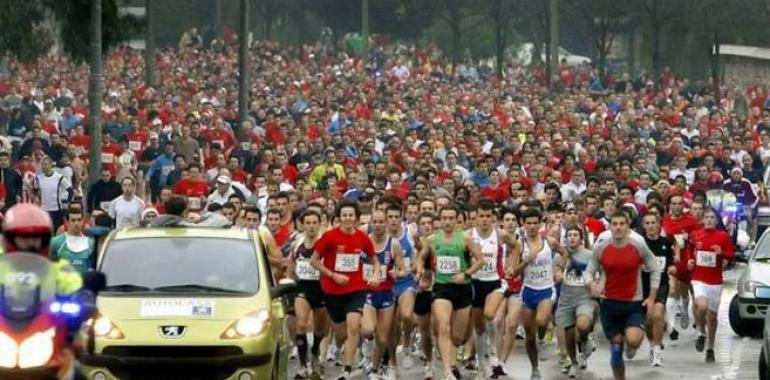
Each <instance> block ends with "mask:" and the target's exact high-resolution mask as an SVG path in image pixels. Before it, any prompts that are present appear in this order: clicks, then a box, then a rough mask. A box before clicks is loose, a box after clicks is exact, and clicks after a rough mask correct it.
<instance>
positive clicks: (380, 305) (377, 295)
mask: <svg viewBox="0 0 770 380" xmlns="http://www.w3.org/2000/svg"><path fill="white" fill-rule="evenodd" d="M366 304H367V305H369V306H371V307H373V308H374V309H375V310H382V309H387V308H389V307H393V305H395V304H396V297H394V296H393V289H388V290H380V291H376V292H369V293H368V294H367V295H366Z"/></svg>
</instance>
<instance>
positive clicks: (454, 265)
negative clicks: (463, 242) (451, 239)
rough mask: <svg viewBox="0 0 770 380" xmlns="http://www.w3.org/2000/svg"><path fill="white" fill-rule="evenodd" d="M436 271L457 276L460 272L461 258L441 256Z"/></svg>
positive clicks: (437, 261)
mask: <svg viewBox="0 0 770 380" xmlns="http://www.w3.org/2000/svg"><path fill="white" fill-rule="evenodd" d="M436 271H437V272H438V273H441V274H455V273H457V272H459V271H460V258H459V257H454V256H439V257H438V258H437V259H436Z"/></svg>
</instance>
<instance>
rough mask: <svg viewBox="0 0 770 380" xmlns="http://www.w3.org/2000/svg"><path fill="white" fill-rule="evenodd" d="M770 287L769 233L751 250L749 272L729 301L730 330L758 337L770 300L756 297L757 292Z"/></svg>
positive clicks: (764, 234) (741, 334)
mask: <svg viewBox="0 0 770 380" xmlns="http://www.w3.org/2000/svg"><path fill="white" fill-rule="evenodd" d="M764 288H770V230H767V231H765V233H763V234H762V237H760V238H759V241H758V242H757V245H756V248H754V250H753V251H751V254H750V255H749V258H748V263H747V265H746V270H745V271H744V272H743V274H741V277H740V278H739V279H738V292H737V294H736V295H735V296H734V297H733V299H732V301H731V302H730V312H729V317H730V327H732V329H733V331H735V333H736V334H738V335H740V336H749V335H758V334H759V333H760V332H761V331H762V324H763V323H764V320H765V315H766V314H767V308H768V306H770V299H767V298H763V297H757V289H764Z"/></svg>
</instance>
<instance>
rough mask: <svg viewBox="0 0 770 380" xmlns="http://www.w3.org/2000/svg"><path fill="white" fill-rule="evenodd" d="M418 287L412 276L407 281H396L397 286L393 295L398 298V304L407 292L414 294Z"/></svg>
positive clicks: (394, 287)
mask: <svg viewBox="0 0 770 380" xmlns="http://www.w3.org/2000/svg"><path fill="white" fill-rule="evenodd" d="M416 286H417V282H415V280H414V277H413V276H412V275H409V276H407V278H406V279H402V280H399V281H396V284H395V285H393V295H395V296H396V302H398V299H399V298H401V295H402V294H404V293H406V292H414V291H415V288H416Z"/></svg>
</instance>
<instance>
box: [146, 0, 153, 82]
mask: <svg viewBox="0 0 770 380" xmlns="http://www.w3.org/2000/svg"><path fill="white" fill-rule="evenodd" d="M151 3H152V0H144V20H145V22H146V23H147V33H146V34H145V37H144V81H145V83H147V85H148V86H155V30H154V28H153V26H152V12H151V11H150V5H151Z"/></svg>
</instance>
